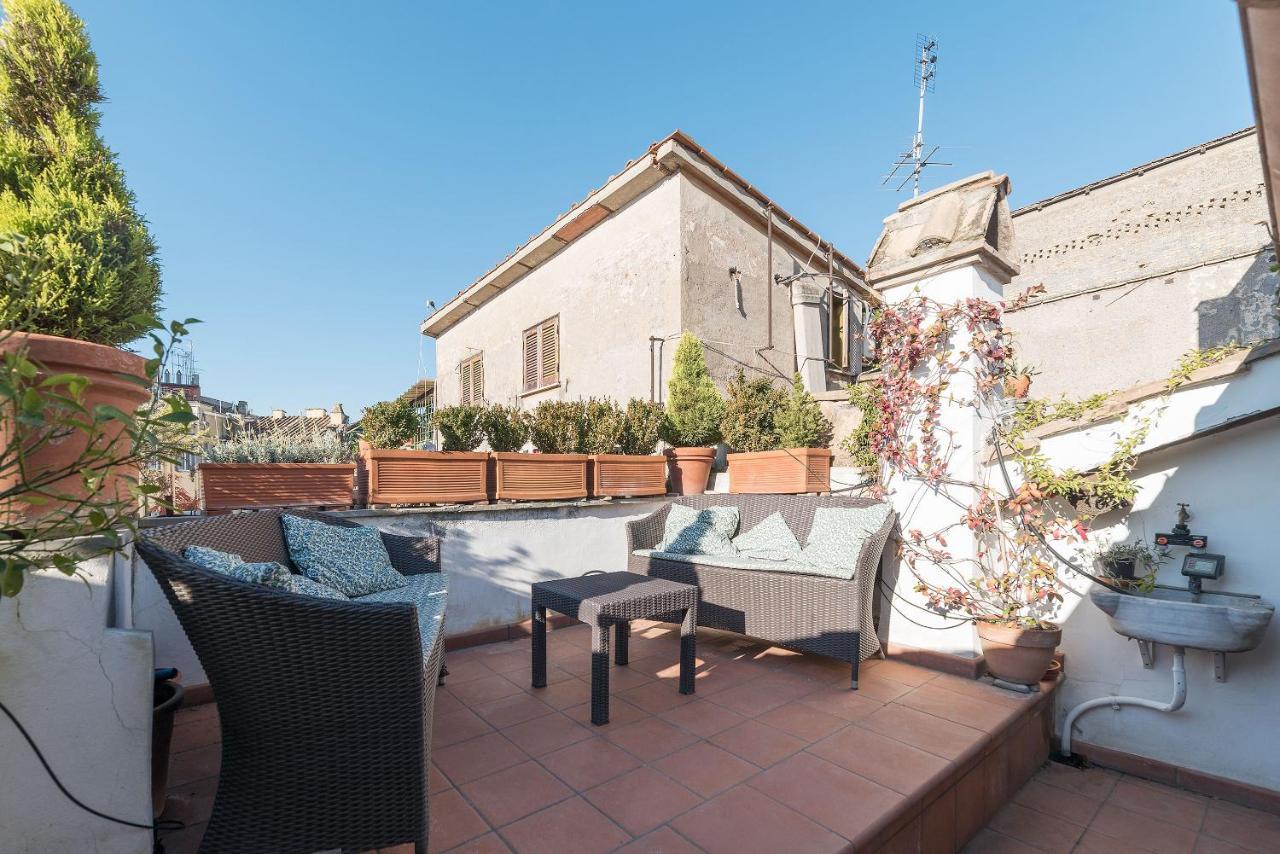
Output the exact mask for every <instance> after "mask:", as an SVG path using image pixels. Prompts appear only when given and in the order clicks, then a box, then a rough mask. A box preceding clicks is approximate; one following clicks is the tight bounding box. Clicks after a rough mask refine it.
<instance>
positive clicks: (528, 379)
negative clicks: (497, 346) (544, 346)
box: [523, 329, 539, 391]
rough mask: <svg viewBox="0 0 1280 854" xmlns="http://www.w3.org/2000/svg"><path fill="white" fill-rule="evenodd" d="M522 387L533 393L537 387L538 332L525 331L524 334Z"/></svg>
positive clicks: (533, 330) (535, 330)
mask: <svg viewBox="0 0 1280 854" xmlns="http://www.w3.org/2000/svg"><path fill="white" fill-rule="evenodd" d="M523 353H524V357H523V358H524V367H523V378H524V380H523V387H524V390H525V391H533V390H534V389H535V388H537V387H538V379H539V376H538V330H537V329H526V330H525V333H524V347H523Z"/></svg>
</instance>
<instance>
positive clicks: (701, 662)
mask: <svg viewBox="0 0 1280 854" xmlns="http://www.w3.org/2000/svg"><path fill="white" fill-rule="evenodd" d="M632 647H633V648H632V650H631V663H630V664H629V665H628V666H626V667H623V668H615V669H616V670H630V671H633V672H636V673H640V674H642V675H644V676H646V677H648V678H649V679H658V680H662V681H665V682H675V681H676V680H678V679H679V678H680V645H679V644H678V643H673V644H670V645H668V646H667V647H666V648H665V649H662V650H660V651H658V652H657V653H656V654H653V655H648V656H645V657H644V658H637V657H636V651H635V649H634V647H635V644H632ZM693 660H694V668H695V671H696V670H697V669H700V668H703V667H706V666H707V664H708V662H707V660H706V659H705V658H699V657H697V656H694V659H693Z"/></svg>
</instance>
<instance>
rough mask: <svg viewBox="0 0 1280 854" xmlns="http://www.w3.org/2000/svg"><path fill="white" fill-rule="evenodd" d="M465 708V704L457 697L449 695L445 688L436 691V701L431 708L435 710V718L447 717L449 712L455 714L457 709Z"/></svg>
mask: <svg viewBox="0 0 1280 854" xmlns="http://www.w3.org/2000/svg"><path fill="white" fill-rule="evenodd" d="M466 707H467V705H466V703H463V702H462V701H461V700H459V699H458V698H457V697H455V696H453V695H452V694H450V693H449V691H448V689H447V688H437V689H436V699H435V703H434V704H433V705H432V708H433V709H434V710H435V713H436V715H437V716H439V715H447V714H449V713H451V712H456V711H458V710H459V709H465V708H466Z"/></svg>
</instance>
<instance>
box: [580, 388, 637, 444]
mask: <svg viewBox="0 0 1280 854" xmlns="http://www.w3.org/2000/svg"><path fill="white" fill-rule="evenodd" d="M583 417H584V420H585V421H586V424H585V432H584V435H583V443H582V447H583V451H584V453H588V454H614V453H617V452H618V445H619V444H621V442H622V433H623V430H624V429H625V427H626V420H625V419H626V416H625V415H624V414H623V412H622V408H621V407H619V406H618V404H616V403H614V402H613V401H612V400H604V399H602V398H597V397H593V398H590V399H589V400H587V401H586V402H585V403H584V404H583Z"/></svg>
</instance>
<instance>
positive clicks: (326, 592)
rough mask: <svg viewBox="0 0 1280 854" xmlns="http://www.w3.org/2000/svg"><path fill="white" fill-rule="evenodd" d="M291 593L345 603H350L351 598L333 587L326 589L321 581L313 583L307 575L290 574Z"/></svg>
mask: <svg viewBox="0 0 1280 854" xmlns="http://www.w3.org/2000/svg"><path fill="white" fill-rule="evenodd" d="M289 592H290V593H300V594H302V595H303V596H314V597H316V598H317V599H338V600H340V601H343V602H349V601H350V597H349V596H346V595H344V594H342V593H339V592H338V591H337V590H334V589H333V588H332V587H326V586H325V585H323V584H321V583H320V582H319V581H312V580H311V579H310V578H307V577H306V576H305V575H294V574H293V573H292V572H290V573H289Z"/></svg>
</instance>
